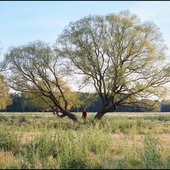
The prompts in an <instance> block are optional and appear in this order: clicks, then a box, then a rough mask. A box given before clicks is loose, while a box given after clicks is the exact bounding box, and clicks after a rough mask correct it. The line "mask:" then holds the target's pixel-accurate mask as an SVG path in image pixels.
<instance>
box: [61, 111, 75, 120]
mask: <svg viewBox="0 0 170 170" xmlns="http://www.w3.org/2000/svg"><path fill="white" fill-rule="evenodd" d="M60 111H61V113H63V114H64V115H66V116H67V117H69V118H70V119H71V120H73V121H74V122H76V121H77V117H76V115H74V114H72V113H71V112H69V111H68V110H64V109H60Z"/></svg>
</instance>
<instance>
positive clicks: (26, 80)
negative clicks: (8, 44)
mask: <svg viewBox="0 0 170 170" xmlns="http://www.w3.org/2000/svg"><path fill="white" fill-rule="evenodd" d="M4 62H5V63H7V64H8V65H7V66H8V69H10V70H9V71H8V73H7V75H8V80H9V81H8V82H9V85H10V87H12V88H13V89H14V90H16V91H20V92H22V93H24V94H26V93H32V94H34V95H36V96H38V97H39V98H41V99H42V100H43V101H44V102H45V103H46V104H48V106H49V107H50V108H51V110H52V111H53V112H56V113H57V115H58V116H59V117H65V116H67V117H69V118H70V119H72V120H73V121H76V120H77V117H76V116H75V115H74V114H72V113H71V112H69V111H68V106H69V103H68V100H67V98H66V95H67V94H66V93H67V92H68V89H69V87H67V88H66V78H67V76H68V75H69V73H68V72H65V66H64V61H63V60H60V54H59V53H57V52H56V51H55V52H54V50H53V49H52V48H51V47H50V46H49V45H47V44H45V43H43V42H41V41H38V42H34V43H29V44H28V45H25V46H21V47H17V48H12V49H11V50H10V51H9V52H8V53H7V54H6V55H5V60H4ZM69 90H70V91H71V89H69ZM72 98H74V96H72ZM49 101H50V102H49ZM58 110H59V111H60V112H61V113H62V114H58Z"/></svg>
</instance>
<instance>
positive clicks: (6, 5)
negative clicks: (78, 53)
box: [0, 1, 170, 60]
mask: <svg viewBox="0 0 170 170" xmlns="http://www.w3.org/2000/svg"><path fill="white" fill-rule="evenodd" d="M122 10H129V11H130V12H131V13H135V14H137V15H138V16H139V18H140V19H141V21H153V22H154V23H155V24H156V25H157V26H158V27H159V28H160V32H161V33H162V36H163V38H164V40H165V44H166V45H167V46H168V48H169V50H168V54H170V31H169V30H170V2H168V1H0V13H1V15H0V25H1V26H0V47H2V52H1V56H0V60H2V59H3V54H4V53H5V52H6V51H7V50H8V48H9V47H11V46H18V45H24V44H27V43H28V42H32V41H36V40H43V41H45V42H48V43H54V42H55V40H56V39H57V36H58V35H59V34H60V33H62V31H63V30H64V28H65V27H66V26H67V25H68V24H69V22H71V21H76V20H78V19H80V18H82V17H85V16H88V15H106V14H110V13H112V12H116V13H118V12H120V11H122Z"/></svg>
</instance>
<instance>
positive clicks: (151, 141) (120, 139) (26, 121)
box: [0, 112, 170, 169]
mask: <svg viewBox="0 0 170 170" xmlns="http://www.w3.org/2000/svg"><path fill="white" fill-rule="evenodd" d="M76 114H77V115H78V116H79V118H80V119H79V122H77V123H73V122H72V121H71V120H69V119H67V118H64V119H59V118H57V117H54V116H53V115H52V113H48V112H44V113H0V169H3V168H17V169H31V168H48V169H49V168H51V169H53V168H77V169H86V168H93V169H105V168H112V169H113V168H120V169H122V168H128V169H131V168H132V169H133V168H144V169H150V168H164V169H167V168H170V113H162V112H161V113H159V112H152V113H133V112H131V113H118V112H116V113H108V114H107V115H106V116H105V117H104V118H103V119H102V120H101V121H94V120H93V119H92V116H93V115H94V113H89V116H88V119H87V121H85V122H84V121H83V120H82V119H81V113H76ZM110 115H112V116H111V117H110Z"/></svg>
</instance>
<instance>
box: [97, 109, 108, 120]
mask: <svg viewBox="0 0 170 170" xmlns="http://www.w3.org/2000/svg"><path fill="white" fill-rule="evenodd" d="M107 112H108V111H107V109H106V108H103V109H102V110H100V111H98V112H97V114H96V115H95V117H94V119H97V120H101V119H102V117H103V116H104V115H105V114H106V113H107Z"/></svg>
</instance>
